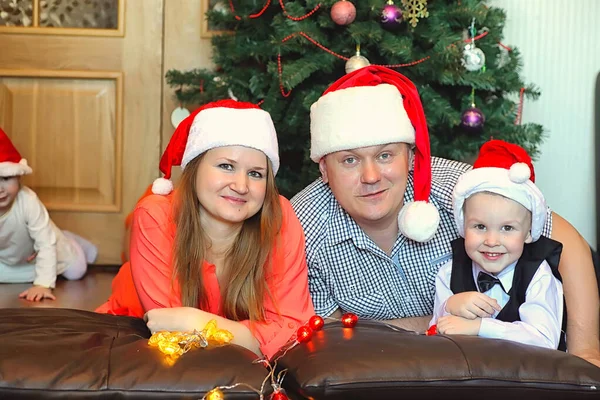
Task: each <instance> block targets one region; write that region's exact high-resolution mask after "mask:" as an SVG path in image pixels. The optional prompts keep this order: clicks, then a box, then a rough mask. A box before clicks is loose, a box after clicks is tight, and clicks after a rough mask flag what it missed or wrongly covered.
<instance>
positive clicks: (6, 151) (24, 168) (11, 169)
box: [0, 129, 33, 177]
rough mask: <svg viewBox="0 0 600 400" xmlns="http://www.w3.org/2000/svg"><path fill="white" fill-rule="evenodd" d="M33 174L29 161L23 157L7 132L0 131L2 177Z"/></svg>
mask: <svg viewBox="0 0 600 400" xmlns="http://www.w3.org/2000/svg"><path fill="white" fill-rule="evenodd" d="M32 172H33V171H32V170H31V167H29V165H27V160H26V159H24V158H23V157H21V154H19V151H18V150H17V149H16V147H15V146H14V145H13V144H12V142H11V140H10V138H9V137H8V135H7V134H6V132H4V131H3V130H2V129H0V177H9V176H21V175H28V174H31V173H32Z"/></svg>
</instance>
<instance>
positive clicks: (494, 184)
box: [453, 163, 547, 241]
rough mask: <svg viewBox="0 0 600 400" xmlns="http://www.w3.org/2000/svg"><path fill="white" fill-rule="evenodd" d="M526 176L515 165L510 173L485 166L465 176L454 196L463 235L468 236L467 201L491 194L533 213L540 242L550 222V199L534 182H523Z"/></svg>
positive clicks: (533, 226) (533, 234) (535, 237)
mask: <svg viewBox="0 0 600 400" xmlns="http://www.w3.org/2000/svg"><path fill="white" fill-rule="evenodd" d="M518 164H522V163H518ZM523 165H524V166H525V167H526V168H527V174H530V173H531V172H530V170H529V167H527V164H523ZM513 167H515V170H513ZM524 173H525V171H524V170H523V169H522V168H521V167H519V166H515V165H513V166H512V167H511V169H510V170H508V169H506V168H495V167H483V168H476V169H472V170H471V171H468V172H466V173H464V174H463V175H462V176H461V177H460V178H459V179H458V182H457V183H456V186H455V187H454V196H453V197H454V201H453V207H454V219H455V221H456V227H457V228H458V233H459V234H460V236H462V237H464V236H465V216H464V213H463V206H464V204H465V200H466V199H468V198H469V197H470V196H472V195H474V194H475V193H479V192H491V193H496V194H499V195H501V196H504V197H507V198H509V199H511V200H514V201H516V202H517V203H519V204H521V205H522V206H523V207H525V208H526V209H528V210H529V211H531V237H532V238H533V240H534V241H536V240H538V239H539V238H540V236H541V235H542V230H543V229H544V224H545V223H546V213H547V208H546V200H545V199H544V195H543V194H542V192H541V191H540V189H538V187H537V186H536V185H535V184H534V183H533V182H531V181H530V180H529V179H526V180H525V181H523V180H522V178H523V176H524Z"/></svg>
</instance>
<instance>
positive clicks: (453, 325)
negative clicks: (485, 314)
mask: <svg viewBox="0 0 600 400" xmlns="http://www.w3.org/2000/svg"><path fill="white" fill-rule="evenodd" d="M480 326H481V318H476V319H466V318H462V317H457V316H455V315H446V316H443V317H441V318H440V319H439V320H438V321H437V331H438V333H441V334H444V335H471V336H477V335H478V334H479V327H480Z"/></svg>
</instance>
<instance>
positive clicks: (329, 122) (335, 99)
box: [310, 65, 440, 242]
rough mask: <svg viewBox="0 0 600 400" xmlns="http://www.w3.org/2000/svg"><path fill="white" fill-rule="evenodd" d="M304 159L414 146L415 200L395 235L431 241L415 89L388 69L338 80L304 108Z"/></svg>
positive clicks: (424, 139) (433, 212)
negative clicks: (307, 122)
mask: <svg viewBox="0 0 600 400" xmlns="http://www.w3.org/2000/svg"><path fill="white" fill-rule="evenodd" d="M310 119H311V121H310V135H311V148H310V157H311V159H312V160H313V161H314V162H319V160H320V159H321V158H322V157H324V156H326V155H327V154H330V153H334V152H337V151H342V150H350V149H356V148H360V147H368V146H376V145H382V144H388V143H408V144H411V145H414V153H415V157H414V171H413V173H414V192H415V201H414V202H411V203H408V204H404V206H403V207H402V209H401V210H400V213H399V214H398V227H399V229H400V232H401V233H402V234H403V235H404V236H406V237H408V238H410V239H412V240H415V241H418V242H426V241H428V240H431V239H432V238H433V237H434V236H435V233H436V231H437V228H438V226H439V223H440V216H439V213H438V210H437V208H436V207H435V206H434V205H433V204H431V203H430V202H429V194H430V192H431V154H430V149H429V133H428V130H427V121H426V119H425V113H424V111H423V105H422V104H421V99H420V98H419V93H418V91H417V88H416V87H415V85H414V84H413V83H412V82H411V81H410V80H409V79H408V78H407V77H405V76H404V75H402V74H400V73H398V72H396V71H393V70H391V69H389V68H385V67H380V66H376V65H370V66H367V67H364V68H361V69H358V70H356V71H354V72H351V73H349V74H346V75H344V76H343V77H342V78H340V79H339V80H337V81H336V82H335V83H333V84H332V85H331V86H330V87H329V89H327V90H326V91H325V93H323V96H321V98H320V99H319V100H318V101H317V102H315V103H314V104H313V105H312V106H311V108H310Z"/></svg>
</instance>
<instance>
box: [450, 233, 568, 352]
mask: <svg viewBox="0 0 600 400" xmlns="http://www.w3.org/2000/svg"><path fill="white" fill-rule="evenodd" d="M561 252H562V244H561V243H559V242H557V241H555V240H552V239H548V238H547V237H545V236H541V237H540V238H539V239H538V240H536V241H535V242H533V243H529V244H526V245H525V246H524V248H523V254H522V255H521V258H519V261H517V265H516V266H515V272H514V275H513V281H512V288H511V289H510V290H509V291H508V295H509V296H510V299H509V300H508V303H506V305H505V306H504V307H503V308H502V310H501V311H500V313H498V315H497V316H496V319H498V320H500V321H505V322H515V321H520V320H521V318H520V316H519V307H520V306H521V304H523V303H524V302H525V292H526V291H527V287H528V286H529V283H530V282H531V279H533V275H535V273H536V271H537V269H538V268H539V266H540V264H541V263H542V261H543V260H546V261H547V262H548V264H549V265H550V268H551V269H552V273H553V274H554V276H555V277H556V278H557V279H558V280H559V281H561V282H562V278H561V276H560V273H559V272H558V262H559V260H560V253H561ZM450 290H452V293H454V294H457V293H462V292H477V291H478V290H477V286H476V285H475V280H474V279H473V267H472V261H471V259H470V258H469V256H468V255H467V252H466V251H465V240H464V239H463V238H458V239H456V240H453V241H452V276H451V278H450ZM566 322H567V307H566V304H565V302H564V298H563V320H562V327H561V334H560V341H559V345H558V349H559V350H563V351H565V350H566V349H567V347H566V342H565V331H566V328H567V325H566Z"/></svg>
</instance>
